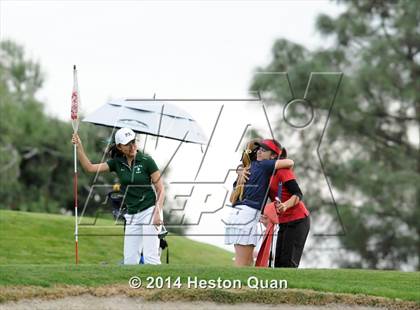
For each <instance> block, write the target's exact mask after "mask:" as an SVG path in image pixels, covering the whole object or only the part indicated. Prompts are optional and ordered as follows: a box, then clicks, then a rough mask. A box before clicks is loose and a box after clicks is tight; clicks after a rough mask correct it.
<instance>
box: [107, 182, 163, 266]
mask: <svg viewBox="0 0 420 310" xmlns="http://www.w3.org/2000/svg"><path fill="white" fill-rule="evenodd" d="M123 199H124V195H123V194H122V193H121V191H120V186H119V184H115V185H114V186H113V190H112V192H109V193H108V201H110V202H111V207H112V216H113V217H114V220H115V221H120V222H121V223H123V225H124V232H125V225H126V220H125V217H124V215H125V214H126V213H127V207H126V206H125V205H123V203H122V202H123ZM167 235H168V231H167V230H166V228H165V226H163V225H162V230H161V231H160V233H159V235H158V237H159V247H160V252H161V253H162V251H163V250H165V249H166V263H167V264H169V246H168V241H166V239H165V237H166V236H167ZM139 263H140V264H143V263H144V261H143V253H141V258H140V262H139Z"/></svg>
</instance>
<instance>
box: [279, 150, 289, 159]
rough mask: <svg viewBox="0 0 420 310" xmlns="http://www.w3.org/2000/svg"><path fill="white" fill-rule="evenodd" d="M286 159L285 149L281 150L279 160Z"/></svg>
mask: <svg viewBox="0 0 420 310" xmlns="http://www.w3.org/2000/svg"><path fill="white" fill-rule="evenodd" d="M283 158H287V151H286V148H285V147H282V148H281V154H280V156H279V159H283Z"/></svg>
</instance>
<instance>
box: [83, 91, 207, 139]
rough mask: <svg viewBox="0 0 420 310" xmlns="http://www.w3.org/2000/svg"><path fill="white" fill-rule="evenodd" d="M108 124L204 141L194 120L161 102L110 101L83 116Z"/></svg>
mask: <svg viewBox="0 0 420 310" xmlns="http://www.w3.org/2000/svg"><path fill="white" fill-rule="evenodd" d="M83 121H84V122H88V123H93V124H96V125H102V126H107V127H113V128H114V127H116V128H122V127H129V128H131V129H133V130H134V131H135V132H138V133H145V134H149V135H153V136H158V137H164V138H169V139H174V140H179V141H185V142H191V143H198V144H206V143H207V138H206V136H205V135H204V132H203V130H202V129H201V128H200V126H199V125H198V124H197V122H196V121H195V120H194V119H193V118H192V117H191V115H189V114H188V113H187V112H185V111H184V110H182V109H180V108H178V107H177V106H175V105H173V104H170V103H167V102H162V101H154V100H150V101H145V100H138V99H137V100H136V99H117V100H111V101H109V102H107V103H106V104H104V105H103V106H101V107H100V108H99V109H97V110H96V111H94V112H92V113H91V114H89V115H88V116H86V117H85V118H84V119H83Z"/></svg>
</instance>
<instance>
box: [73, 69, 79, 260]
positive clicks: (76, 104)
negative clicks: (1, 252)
mask: <svg viewBox="0 0 420 310" xmlns="http://www.w3.org/2000/svg"><path fill="white" fill-rule="evenodd" d="M79 104H80V96H79V89H78V85H77V71H76V66H73V92H72V95H71V119H72V127H73V134H77V131H78V129H79V119H78V115H77V114H78V113H77V112H78V109H79ZM73 190H74V220H75V225H74V227H75V228H74V239H75V246H76V265H77V264H78V263H79V227H78V224H77V220H78V214H77V144H74V178H73Z"/></svg>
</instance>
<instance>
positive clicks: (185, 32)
mask: <svg viewBox="0 0 420 310" xmlns="http://www.w3.org/2000/svg"><path fill="white" fill-rule="evenodd" d="M339 12H340V9H339V7H338V6H337V5H336V4H335V3H334V2H328V1H316V0H312V1H303V0H301V1H202V2H198V1H152V2H146V1H115V2H114V1H75V0H72V1H5V0H1V2H0V35H1V39H12V40H14V41H16V42H17V43H19V44H21V45H23V46H24V47H25V50H26V54H27V56H28V57H29V58H32V59H35V60H38V61H39V62H40V63H41V67H42V69H43V71H44V73H45V76H46V80H45V84H44V86H43V88H42V90H41V91H40V92H39V94H38V97H39V99H40V100H42V101H43V102H45V103H46V111H47V112H48V113H49V114H51V115H54V116H57V117H59V118H60V119H63V120H68V119H69V116H70V94H71V90H72V82H73V81H72V67H73V64H76V65H77V67H78V71H79V76H78V78H79V88H80V93H81V98H82V110H83V112H84V113H89V112H92V111H94V110H95V109H96V108H97V107H99V106H100V105H102V104H104V103H105V102H106V101H107V100H108V99H110V98H122V97H136V98H151V97H152V96H153V94H155V93H156V96H157V97H158V98H246V97H247V96H248V94H247V89H248V87H249V83H250V80H251V77H252V73H253V71H254V70H255V68H256V67H257V66H264V65H266V64H267V63H268V62H269V61H270V59H271V54H270V53H271V48H272V46H273V43H274V41H275V40H276V39H278V38H285V39H288V40H291V41H294V42H297V43H300V44H302V45H304V46H305V47H306V48H308V49H315V48H318V47H326V45H325V44H326V43H325V40H324V39H323V38H321V37H320V36H319V35H318V34H316V32H315V27H314V25H315V19H316V16H317V15H318V14H320V13H327V14H330V15H337V14H338V13H339ZM177 105H179V106H181V107H183V108H185V109H186V110H188V112H189V113H190V114H191V115H192V116H193V117H194V118H195V119H196V120H197V121H198V122H199V123H200V125H201V126H202V127H203V130H204V131H205V132H206V133H207V134H209V133H210V132H211V130H212V126H213V124H214V122H215V119H216V116H217V113H218V111H219V108H220V104H217V103H211V102H210V103H209V102H208V103H177ZM238 106H239V105H238V104H237V105H235V107H230V108H229V107H227V108H226V109H225V111H224V112H225V113H227V114H226V118H225V120H226V122H225V125H224V126H225V127H223V122H221V124H220V131H219V133H218V135H217V133H216V136H217V137H218V138H217V139H219V141H221V142H220V143H219V144H217V143H216V144H215V145H214V146H213V155H212V154H211V152H209V155H208V156H209V157H208V162H209V164H208V165H207V166H206V165H204V166H203V171H202V172H201V175H202V179H203V180H209V178H210V179H211V178H213V177H215V176H216V175H219V176H220V175H221V174H223V173H222V172H221V171H226V169H229V168H232V167H233V166H236V164H237V162H238V160H239V157H238V154H237V153H236V152H234V151H231V152H230V153H229V154H224V153H223V151H224V150H226V145H229V144H226V143H230V145H232V144H234V143H232V142H226V141H229V134H231V137H232V139H235V137H237V136H238V135H240V134H241V133H242V129H243V124H244V123H241V124H238V125H237V126H236V125H235V124H232V121H229V120H232V119H233V118H242V116H238V115H241V114H238V113H235V111H238V108H237V107H238ZM241 107H242V108H241V109H242V113H246V112H247V111H248V113H249V111H252V108H251V107H250V106H249V104H245V103H243V104H242V105H241ZM229 113H230V114H229ZM243 117H246V115H245V114H244V116H243ZM257 118H258V119H259V121H261V122H262V123H258V122H259V121H257V120H255V119H254V120H253V121H254V122H257V123H258V124H260V125H261V126H264V118H263V117H262V116H261V115H260V116H258V117H257ZM235 126H236V127H235ZM81 128H82V129H83V127H81ZM230 141H232V140H230ZM235 143H236V140H235ZM235 146H236V144H235ZM175 147H176V144H173V143H172V144H171V143H170V142H168V144H164V145H163V146H162V148H163V149H160V150H159V149H158V150H157V151H156V150H150V152H151V153H152V154H153V156H154V157H155V158H156V160H157V162H159V163H160V165H162V164H163V163H164V162H165V161H166V160H167V159H168V156H169V155H171V154H172V153H171V152H172V151H171V150H173V149H174V148H175ZM189 156H190V157H191V158H194V159H191V162H190V160H188V163H187V164H188V167H190V166H191V167H192V166H194V165H195V166H197V165H198V163H199V161H200V158H201V157H200V156H202V153H201V151H200V150H198V149H197V148H196V149H192V148H186V150H185V153H184V154H183V156H182V157H181V159H180V160H179V161H178V162H177V161H176V160H175V161H174V163H173V166H172V173H173V178H175V179H177V178H178V180H179V178H181V177H183V178H184V179H183V180H186V178H188V177H190V175H189V174H188V173H186V171H187V170H188V169H186V167H185V166H186V162H185V158H190V157H189ZM212 156H213V157H212ZM182 158H183V159H184V160H182ZM220 159H223V160H222V161H221V160H220ZM218 169H220V171H219V170H218ZM189 170H190V171H191V173H192V174H191V175H193V173H195V171H194V172H192V171H193V169H189ZM229 182H230V180H229ZM215 196H217V195H215ZM219 217H220V216H219ZM209 223H213V222H212V221H209V222H208V223H207V225H203V227H207V228H208V229H210V230H211V231H214V230H215V228H214V227H215V226H214V225H213V224H209ZM216 230H217V231H218V232H222V231H223V226H222V225H219V226H217V229H216ZM204 233H206V231H204ZM220 240H222V239H219V241H216V243H217V242H219V243H220ZM307 266H309V265H307ZM318 266H319V265H318Z"/></svg>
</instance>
